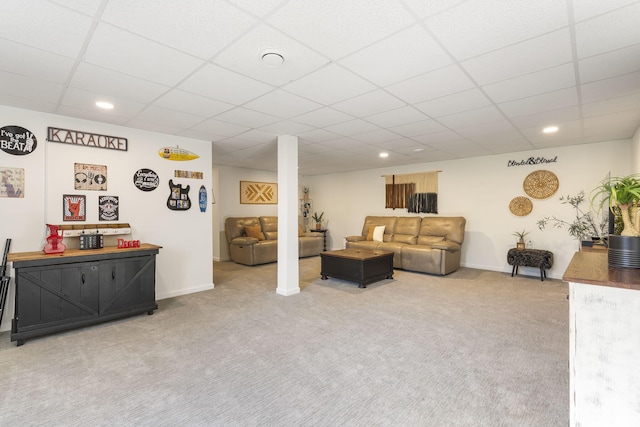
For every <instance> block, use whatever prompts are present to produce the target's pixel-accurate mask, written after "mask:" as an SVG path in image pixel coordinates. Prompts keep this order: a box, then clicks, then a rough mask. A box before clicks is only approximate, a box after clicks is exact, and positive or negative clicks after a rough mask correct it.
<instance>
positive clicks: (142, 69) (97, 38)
mask: <svg viewBox="0 0 640 427" xmlns="http://www.w3.org/2000/svg"><path fill="white" fill-rule="evenodd" d="M123 46H126V47H127V48H126V49H123V48H122V47H123ZM84 60H85V61H86V62H88V63H90V64H94V65H99V66H101V67H104V68H108V69H111V70H114V71H118V72H121V73H124V74H129V75H131V76H135V77H139V78H142V79H145V80H149V81H152V82H156V83H160V84H165V85H168V86H174V85H176V84H178V83H179V82H180V81H181V80H183V79H184V78H185V77H186V76H187V75H189V74H190V73H191V72H193V70H195V69H197V68H198V67H200V66H201V65H203V62H202V61H201V60H199V59H196V58H194V57H192V56H189V55H186V54H184V53H181V52H178V51H177V50H175V49H171V48H168V47H166V46H163V45H161V44H159V43H156V42H153V41H151V40H149V39H145V38H143V37H140V36H137V35H134V34H131V33H129V32H126V31H123V30H120V29H118V28H116V27H113V26H111V25H108V24H99V25H98V27H97V28H96V31H95V33H94V34H93V37H92V38H91V42H90V43H89V46H88V47H87V50H86V53H85V55H84ZM169 64H170V66H169Z"/></svg>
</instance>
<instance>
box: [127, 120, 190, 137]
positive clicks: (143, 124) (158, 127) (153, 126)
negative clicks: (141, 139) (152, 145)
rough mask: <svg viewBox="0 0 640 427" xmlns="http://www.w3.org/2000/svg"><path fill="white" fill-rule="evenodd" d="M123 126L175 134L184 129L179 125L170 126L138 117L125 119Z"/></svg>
mask: <svg viewBox="0 0 640 427" xmlns="http://www.w3.org/2000/svg"><path fill="white" fill-rule="evenodd" d="M124 125H125V126H129V127H134V128H136V129H143V130H148V131H149V132H158V133H164V134H168V135H176V134H178V133H180V132H182V131H183V130H184V128H183V127H181V126H171V125H169V124H167V123H159V122H147V121H145V120H141V119H138V118H133V119H131V120H129V121H127V122H126V123H125V124H124Z"/></svg>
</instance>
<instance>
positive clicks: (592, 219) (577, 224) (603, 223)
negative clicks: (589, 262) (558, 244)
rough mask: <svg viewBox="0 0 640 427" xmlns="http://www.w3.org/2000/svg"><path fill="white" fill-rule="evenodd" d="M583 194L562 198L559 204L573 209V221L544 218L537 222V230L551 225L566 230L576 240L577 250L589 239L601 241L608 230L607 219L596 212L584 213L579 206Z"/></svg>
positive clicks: (551, 217) (582, 200)
mask: <svg viewBox="0 0 640 427" xmlns="http://www.w3.org/2000/svg"><path fill="white" fill-rule="evenodd" d="M584 200H585V194H584V191H581V192H579V193H578V194H577V195H575V196H571V195H568V196H566V197H565V196H562V197H560V202H561V203H562V204H567V205H570V206H571V207H573V209H574V212H575V218H574V219H573V221H571V222H569V221H565V220H563V219H559V218H557V217H555V216H548V217H544V218H542V219H541V220H539V221H538V228H539V229H540V230H544V229H545V228H546V226H547V225H549V224H551V225H553V227H555V228H564V227H566V228H567V231H568V232H569V236H571V237H574V238H576V239H577V240H578V245H579V248H580V247H582V241H583V240H585V239H587V238H589V240H602V237H604V236H605V234H606V232H607V229H608V226H609V225H608V224H609V221H608V218H606V217H602V216H599V215H598V214H597V212H593V211H588V212H585V211H584V210H583V209H582V208H581V205H582V203H584Z"/></svg>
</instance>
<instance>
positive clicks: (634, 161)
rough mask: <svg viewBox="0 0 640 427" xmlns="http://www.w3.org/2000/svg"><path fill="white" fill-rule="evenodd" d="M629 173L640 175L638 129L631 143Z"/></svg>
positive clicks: (639, 129) (639, 137) (639, 136)
mask: <svg viewBox="0 0 640 427" xmlns="http://www.w3.org/2000/svg"><path fill="white" fill-rule="evenodd" d="M631 171H632V173H639V174H640V127H639V128H638V130H636V133H635V135H633V139H632V142H631Z"/></svg>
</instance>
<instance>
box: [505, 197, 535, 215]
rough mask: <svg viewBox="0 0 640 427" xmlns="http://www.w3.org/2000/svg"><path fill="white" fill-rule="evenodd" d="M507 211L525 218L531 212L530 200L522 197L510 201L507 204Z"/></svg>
mask: <svg viewBox="0 0 640 427" xmlns="http://www.w3.org/2000/svg"><path fill="white" fill-rule="evenodd" d="M509 210H510V211H511V213H512V214H514V215H518V216H526V215H529V214H530V213H531V211H532V210H533V203H532V202H531V199H529V198H528V197H524V196H518V197H514V198H513V199H511V202H510V203H509Z"/></svg>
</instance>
